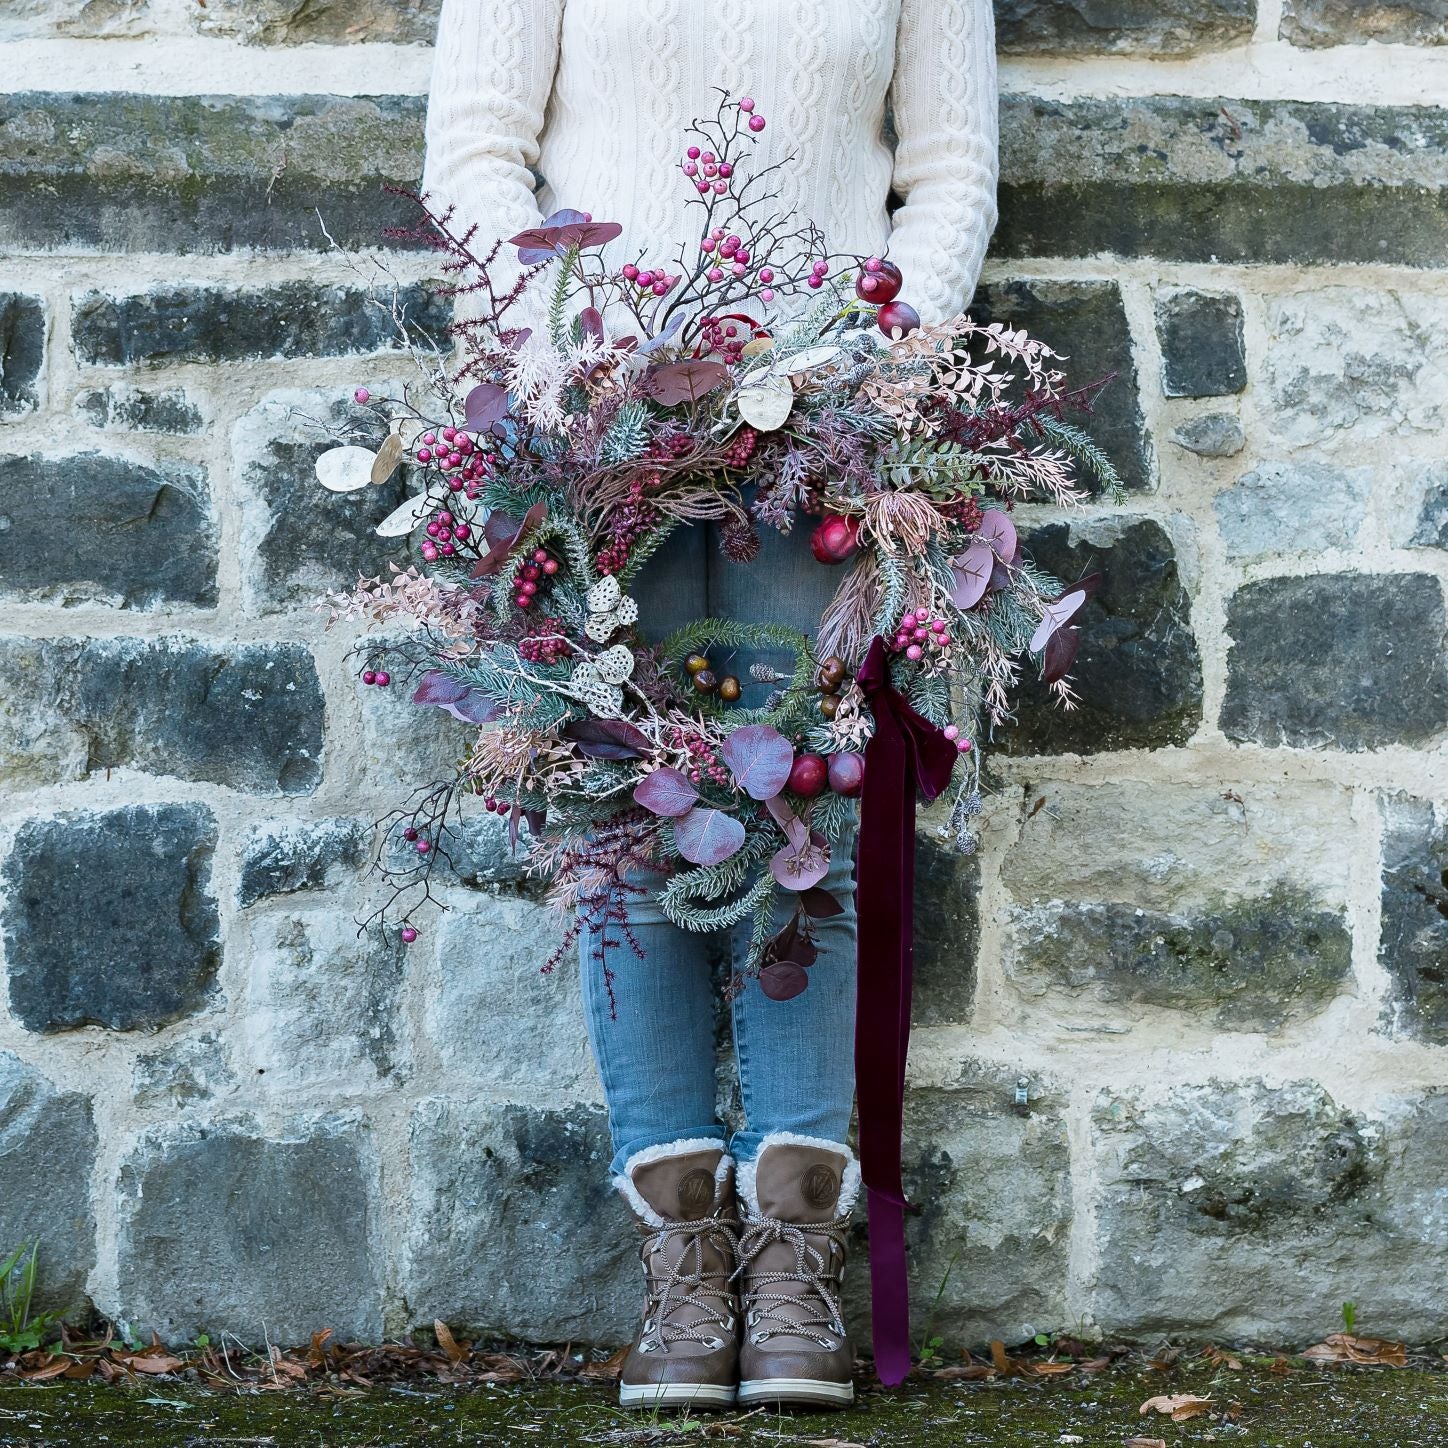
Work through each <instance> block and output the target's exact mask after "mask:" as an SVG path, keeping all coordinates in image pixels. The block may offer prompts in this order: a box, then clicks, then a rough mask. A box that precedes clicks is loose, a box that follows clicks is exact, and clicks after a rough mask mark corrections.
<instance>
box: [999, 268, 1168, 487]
mask: <svg viewBox="0 0 1448 1448" xmlns="http://www.w3.org/2000/svg"><path fill="white" fill-rule="evenodd" d="M971 314H972V315H973V316H975V317H977V318H979V319H980V320H981V321H984V322H1010V323H1011V324H1012V325H1013V326H1017V327H1024V328H1025V329H1026V330H1027V331H1029V332H1030V333H1031V334H1032V336H1034V337H1037V338H1039V339H1040V340H1041V341H1042V342H1045V343H1047V344H1049V345H1050V346H1051V347H1053V348H1055V349H1056V351H1058V352H1060V353H1061V354H1062V356H1063V357H1064V358H1065V361H1064V362H1063V363H1062V366H1064V368H1065V369H1066V372H1067V374H1068V376H1069V378H1070V380H1071V383H1072V384H1073V385H1075V386H1081V385H1084V384H1085V383H1088V382H1095V381H1097V380H1098V379H1100V378H1102V377H1105V376H1107V375H1109V374H1111V373H1115V374H1116V376H1115V380H1114V381H1112V382H1111V383H1110V385H1109V386H1108V387H1107V388H1106V390H1105V391H1104V392H1103V393H1102V394H1101V396H1100V398H1099V399H1098V400H1097V402H1096V405H1095V409H1094V411H1093V413H1092V414H1091V415H1090V416H1086V417H1082V416H1076V417H1073V418H1071V419H1070V420H1071V421H1074V422H1077V423H1079V424H1080V425H1081V426H1082V427H1084V428H1085V429H1086V430H1087V431H1088V432H1090V434H1091V435H1092V437H1094V438H1095V439H1096V441H1097V442H1098V443H1099V444H1100V445H1101V447H1102V448H1103V449H1105V451H1106V453H1107V455H1108V456H1109V457H1110V459H1111V461H1112V462H1113V463H1114V464H1115V465H1116V469H1117V471H1118V472H1119V473H1120V474H1121V477H1122V480H1123V482H1124V483H1125V484H1126V486H1127V487H1128V488H1145V487H1149V486H1150V484H1151V447H1150V444H1149V443H1148V441H1147V436H1146V423H1145V420H1144V419H1143V417H1142V414H1141V404H1140V401H1139V394H1138V388H1137V380H1136V363H1135V362H1134V361H1133V359H1132V351H1131V327H1130V325H1129V324H1128V323H1127V320H1126V310H1125V308H1124V307H1123V306H1122V304H1121V292H1120V291H1119V289H1118V288H1117V286H1116V284H1115V283H1114V282H1046V281H1040V282H1038V281H1012V282H1006V283H1003V284H1002V285H999V286H985V287H981V288H979V289H978V290H977V292H976V294H975V300H974V302H973V303H972V304H971Z"/></svg>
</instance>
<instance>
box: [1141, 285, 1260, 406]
mask: <svg viewBox="0 0 1448 1448" xmlns="http://www.w3.org/2000/svg"><path fill="white" fill-rule="evenodd" d="M1156 336H1157V341H1158V342H1159V343H1160V345H1161V390H1162V392H1163V394H1164V395H1165V396H1167V397H1227V396H1230V395H1231V394H1232V393H1234V392H1241V391H1242V389H1243V388H1245V387H1246V385H1247V347H1246V342H1245V341H1244V339H1243V336H1242V303H1241V300H1240V299H1239V298H1238V297H1235V296H1233V295H1232V294H1231V293H1226V292H1197V291H1175V292H1166V293H1164V294H1162V295H1160V296H1158V297H1157V299H1156Z"/></svg>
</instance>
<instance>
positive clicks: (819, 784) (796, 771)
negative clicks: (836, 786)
mask: <svg viewBox="0 0 1448 1448" xmlns="http://www.w3.org/2000/svg"><path fill="white" fill-rule="evenodd" d="M828 782H829V766H828V765H827V764H826V763H825V757H824V755H823V754H796V755H795V757H794V766H793V767H792V768H791V769H790V771H789V784H788V785H787V788H788V790H789V792H790V793H791V794H797V795H799V797H800V798H801V799H813V798H814V797H815V795H817V794H820V793H822V792H823V791H824V787H825V785H826V784H827V783H828Z"/></svg>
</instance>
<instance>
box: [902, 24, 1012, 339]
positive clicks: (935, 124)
mask: <svg viewBox="0 0 1448 1448" xmlns="http://www.w3.org/2000/svg"><path fill="white" fill-rule="evenodd" d="M890 95H891V102H892V105H893V108H894V113H895V130H896V134H897V136H898V138H899V139H898V141H897V143H896V149H895V171H894V187H895V190H896V192H897V193H898V194H899V195H900V196H901V197H902V198H903V201H904V204H903V205H902V206H901V207H900V208H899V210H898V211H896V213H895V220H894V229H893V231H892V234H891V237H890V260H891V261H893V262H894V263H895V264H896V265H897V266H898V267H899V268H900V270H901V271H902V272H903V273H904V276H905V283H904V286H903V287H902V288H901V292H900V295H901V297H902V298H903V299H905V300H907V301H909V302H910V303H911V305H912V306H914V307H915V308H916V310H917V311H919V313H920V315H921V317H922V318H923V319H924V320H925V321H927V322H932V321H940V320H942V319H943V318H945V317H950V316H953V315H955V314H956V313H957V312H960V311H962V310H963V309H964V308H965V307H966V306H967V305H968V304H969V302H970V298H971V295H972V293H973V292H974V291H975V283H976V279H977V277H979V275H980V268H981V263H982V262H983V261H984V259H985V249H986V244H987V242H989V240H990V235H991V232H992V230H993V229H994V228H995V223H996V173H997V166H998V163H997V156H996V152H997V144H998V128H999V121H998V116H997V96H996V62H995V19H994V15H993V13H992V9H991V0H901V6H900V26H899V32H898V34H897V36H896V46H895V74H894V78H893V80H892V82H891V87H890Z"/></svg>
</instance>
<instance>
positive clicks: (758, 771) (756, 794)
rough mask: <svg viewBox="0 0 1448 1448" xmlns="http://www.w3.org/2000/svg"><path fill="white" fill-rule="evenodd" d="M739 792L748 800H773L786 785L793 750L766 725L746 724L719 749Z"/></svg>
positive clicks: (788, 743)
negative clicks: (740, 790) (748, 798)
mask: <svg viewBox="0 0 1448 1448" xmlns="http://www.w3.org/2000/svg"><path fill="white" fill-rule="evenodd" d="M719 753H720V754H722V755H723V756H724V763H725V764H727V765H728V766H729V769H730V772H731V773H732V774H733V775H734V778H735V780H736V782H737V783H738V785H739V788H740V789H742V790H743V791H744V792H745V793H746V794H747V795H748V796H749V797H750V798H751V799H773V798H774V796H775V795H777V794H778V793H779V792H780V790H782V789H783V788H784V786H785V785H786V784H787V783H788V782H789V771H790V770H791V769H792V768H793V767H794V747H793V746H792V745H791V744H790V742H789V740H788V739H786V738H785V737H784V735H783V734H781V733H780V732H779V730H778V729H776V728H774V727H773V725H770V724H746V725H745V726H744V727H743V728H742V729H736V730H735V731H734V732H733V733H732V734H731V735H730V736H729V737H728V738H727V739H726V740H725V741H724V743H723V744H722V745H721V746H720V748H719Z"/></svg>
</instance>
